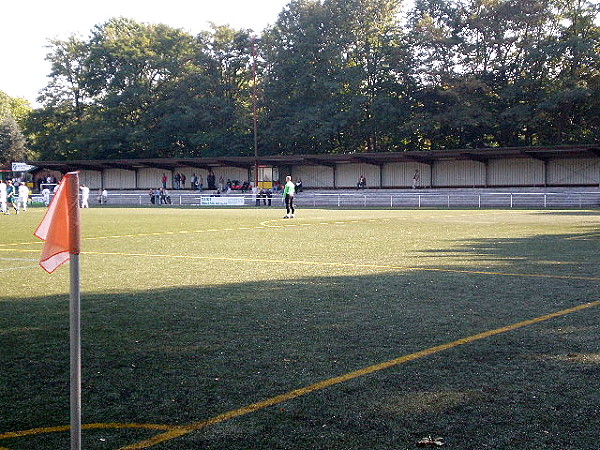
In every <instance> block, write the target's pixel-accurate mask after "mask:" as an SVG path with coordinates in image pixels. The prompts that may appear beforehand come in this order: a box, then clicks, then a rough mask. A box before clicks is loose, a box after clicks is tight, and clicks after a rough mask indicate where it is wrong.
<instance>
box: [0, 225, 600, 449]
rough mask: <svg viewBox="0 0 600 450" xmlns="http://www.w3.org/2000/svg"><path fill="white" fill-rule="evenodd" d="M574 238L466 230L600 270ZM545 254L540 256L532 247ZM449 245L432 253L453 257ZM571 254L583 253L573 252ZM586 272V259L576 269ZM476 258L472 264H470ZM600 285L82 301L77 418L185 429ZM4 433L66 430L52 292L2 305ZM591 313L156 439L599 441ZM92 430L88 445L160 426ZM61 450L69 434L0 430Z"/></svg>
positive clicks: (319, 288) (317, 286) (171, 292)
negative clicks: (500, 237)
mask: <svg viewBox="0 0 600 450" xmlns="http://www.w3.org/2000/svg"><path fill="white" fill-rule="evenodd" d="M571 238H575V236H561V237H556V236H551V237H550V236H542V237H536V238H523V239H507V240H498V239H495V240H493V241H492V240H489V241H469V242H465V243H464V245H463V248H462V249H461V250H460V253H461V254H464V255H465V257H466V260H467V261H468V259H469V258H471V257H472V258H474V259H477V260H479V261H481V259H482V258H484V259H487V260H488V261H491V262H493V265H490V268H491V269H493V270H497V271H500V270H503V271H506V269H507V264H506V261H508V268H509V269H510V271H511V272H518V271H524V272H528V271H532V270H533V269H535V271H542V272H547V273H556V269H548V270H547V268H548V264H547V263H546V261H547V260H548V256H547V255H548V252H549V248H550V253H551V254H552V259H553V260H554V261H555V262H556V263H557V264H558V267H559V269H558V271H559V272H560V273H566V274H579V275H580V276H583V275H588V276H597V273H596V272H595V271H593V270H592V267H591V265H595V267H596V268H597V263H598V257H597V256H596V255H597V252H595V250H594V249H593V248H591V247H590V246H589V244H585V243H583V242H580V241H577V240H573V239H571ZM544 250H545V255H546V256H543V255H544ZM448 251H454V252H456V250H455V249H452V250H441V251H440V252H448ZM573 255H578V256H577V258H579V259H577V260H575V259H574V256H573ZM588 265H589V266H588ZM478 269H480V268H479V267H476V268H475V270H478ZM597 287H598V283H597V281H588V280H571V279H553V278H525V277H518V276H502V275H493V274H488V275H481V274H469V273H450V272H448V273H445V272H429V271H410V272H400V271H398V272H389V273H383V274H374V275H363V276H337V277H306V278H298V279H289V280H279V281H256V282H251V283H239V284H228V285H213V286H183V287H178V288H168V289H153V290H138V291H134V292H126V293H123V294H102V293H96V294H84V295H83V298H82V307H83V309H82V328H83V411H84V413H83V420H84V423H108V422H119V423H158V424H168V425H176V424H188V423H193V422H197V421H202V420H206V419H209V418H211V417H214V416H216V415H218V414H220V413H224V412H227V411H230V410H234V409H237V408H240V407H242V406H245V405H247V404H250V403H253V402H256V401H260V400H264V399H266V398H270V397H273V396H276V395H279V394H283V393H286V392H289V391H291V390H293V389H298V388H302V387H304V386H307V385H310V384H312V383H316V382H319V381H322V380H324V379H328V378H331V377H335V376H340V375H344V374H346V373H349V372H351V371H355V370H359V369H361V368H364V367H367V366H370V365H372V364H377V363H381V362H384V361H388V360H390V359H393V358H397V357H399V356H403V355H407V354H411V353H413V352H416V351H419V350H423V349H427V348H430V347H432V346H436V345H439V344H443V343H447V342H452V341H455V340H457V339H460V338H464V337H467V336H472V335H474V334H477V333H480V332H484V331H487V330H492V329H496V328H499V327H502V326H506V325H510V324H513V323H516V322H519V321H522V320H525V319H530V318H535V317H538V316H541V315H544V314H547V313H549V312H553V311H558V310H563V309H565V308H568V307H571V306H574V305H578V304H581V303H585V302H589V301H593V300H597ZM2 305H3V308H4V310H5V311H6V313H5V314H4V317H3V319H2V321H1V322H0V324H2V326H1V327H0V348H2V354H1V357H0V362H1V364H2V371H0V380H1V382H0V434H2V433H3V432H8V431H17V430H25V429H29V428H35V427H48V426H60V425H65V424H68V423H69V417H68V413H69V411H68V410H69V400H68V379H69V376H68V364H69V362H68V360H69V359H68V358H69V355H68V342H69V339H68V329H67V327H68V311H67V309H68V305H67V301H66V299H65V298H64V297H40V298H15V299H12V300H5V301H3V302H2ZM598 323H599V321H598V308H592V309H590V310H586V311H583V312H579V313H576V314H572V315H568V316H565V317H561V318H557V319H554V320H551V321H548V322H542V323H539V324H537V325H535V326H531V327H525V328H522V329H519V330H515V331H512V332H509V333H505V334H501V335H498V336H495V337H492V338H488V339H484V340H481V341H477V342H474V343H471V344H469V345H465V346H461V347H457V348H453V349H449V350H447V351H444V352H441V353H438V354H435V355H432V356H429V357H426V358H422V359H418V360H416V361H413V362H409V363H407V364H402V365H399V366H396V367H393V368H390V369H387V370H384V371H381V372H377V373H375V374H372V375H369V376H365V377H361V378H357V379H354V380H352V381H348V382H346V383H342V384H340V385H336V386H334V387H330V388H327V389H324V390H321V391H318V392H314V393H312V394H310V395H307V396H303V397H300V398H297V399H295V400H291V401H289V402H285V403H281V404H279V405H276V406H274V407H270V408H267V409H263V410H260V411H257V412H254V413H252V414H248V415H245V416H243V417H240V418H237V419H234V420H231V421H227V422H224V423H221V424H218V425H215V426H212V427H209V428H207V429H205V430H202V431H199V432H195V433H191V434H188V435H186V436H184V437H181V438H178V439H175V440H173V441H169V442H167V443H164V444H162V445H161V446H159V447H157V448H161V449H182V448H183V449H188V448H189V449H196V448H211V449H238V448H239V449H247V448H261V449H262V448H265V449H266V448H268V449H277V448H282V449H283V448H298V449H300V448H302V449H304V448H311V449H312V448H322V449H349V448H357V449H359V448H360V449H365V448H369V449H389V448H412V447H414V445H415V442H416V441H417V440H418V439H420V438H421V437H423V436H426V435H428V434H432V435H436V436H437V435H439V436H442V437H444V438H445V439H446V442H447V443H448V445H449V447H450V448H528V449H536V448H540V449H541V448H544V449H582V448H594V446H595V445H596V439H597V430H598V426H599V425H600V423H599V421H600V419H599V417H600V415H599V414H598V405H599V404H600V394H599V393H598V390H597V388H596V381H597V379H598V376H599V375H600V365H599V364H598V358H597V355H598V353H599V345H598V335H599V333H598V331H600V330H599V328H600V326H599V325H598ZM156 433H157V432H156V431H148V430H127V431H125V430H102V429H100V430H93V431H86V432H85V433H84V448H87V449H95V448H98V449H101V448H119V447H121V446H123V445H127V444H131V443H133V442H136V441H137V440H140V439H143V438H145V437H149V436H151V435H153V434H156ZM2 446H4V447H6V448H10V449H26V448H39V449H45V448H48V449H55V448H66V447H68V435H67V434H66V433H51V434H48V435H45V434H40V435H34V436H31V437H26V438H18V439H7V440H0V447H2Z"/></svg>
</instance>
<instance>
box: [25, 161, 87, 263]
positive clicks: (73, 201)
mask: <svg viewBox="0 0 600 450" xmlns="http://www.w3.org/2000/svg"><path fill="white" fill-rule="evenodd" d="M34 235H35V236H37V237H39V238H40V239H42V240H43V241H46V242H45V243H44V248H43V249H42V256H41V258H40V266H42V268H43V269H44V270H45V271H46V272H48V273H52V272H54V271H55V270H56V269H57V268H58V267H59V266H60V265H61V264H63V263H65V262H67V261H68V260H69V259H70V257H71V255H78V254H79V252H80V217H79V173H78V172H69V173H67V174H66V175H65V176H64V178H63V179H62V181H61V183H60V185H59V186H58V189H57V190H56V193H55V195H54V198H53V199H52V203H50V206H49V208H48V211H46V215H45V216H44V218H43V219H42V222H41V223H40V225H39V226H38V228H37V230H35V233H34Z"/></svg>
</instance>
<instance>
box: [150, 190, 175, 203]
mask: <svg viewBox="0 0 600 450" xmlns="http://www.w3.org/2000/svg"><path fill="white" fill-rule="evenodd" d="M148 194H149V195H150V203H152V204H153V205H170V204H171V196H170V195H169V191H167V189H166V188H160V189H150V192H149V193H148Z"/></svg>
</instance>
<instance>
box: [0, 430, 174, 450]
mask: <svg viewBox="0 0 600 450" xmlns="http://www.w3.org/2000/svg"><path fill="white" fill-rule="evenodd" d="M81 428H82V429H84V430H107V429H136V428H138V429H145V430H162V431H165V430H171V429H174V428H177V427H176V426H174V425H161V424H155V423H90V424H87V425H82V426H81ZM70 429H71V427H70V426H69V425H61V426H56V427H44V428H31V429H30V430H23V431H9V432H7V433H2V434H0V439H13V438H20V437H25V436H35V435H38V434H46V433H59V432H64V431H69V430H70ZM0 450H1V447H0Z"/></svg>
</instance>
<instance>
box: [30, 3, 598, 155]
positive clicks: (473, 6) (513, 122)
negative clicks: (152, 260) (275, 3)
mask: <svg viewBox="0 0 600 450" xmlns="http://www.w3.org/2000/svg"><path fill="white" fill-rule="evenodd" d="M598 12H599V7H598V5H596V4H595V2H593V1H592V0H576V1H564V0H518V1H517V0H452V1H447V0H416V2H415V4H414V7H413V9H412V10H411V11H409V12H408V15H407V18H406V20H405V21H401V20H400V17H401V14H400V13H401V1H398V0H292V1H291V2H290V3H289V4H288V5H287V6H286V7H285V8H284V9H283V11H282V12H281V13H280V15H279V18H278V20H277V21H276V23H275V24H274V25H273V26H272V27H270V28H268V29H266V30H264V32H263V33H262V35H261V36H259V37H257V38H256V39H257V40H256V43H257V45H256V48H258V56H257V57H256V58H253V48H254V45H253V42H254V36H253V34H252V32H251V31H250V30H234V29H231V28H229V27H227V26H213V28H212V30H211V31H207V32H203V33H201V34H199V35H198V36H192V35H190V34H189V33H186V32H184V31H183V30H179V29H173V28H170V27H168V26H165V25H160V24H142V23H137V22H135V21H132V20H129V19H123V18H120V19H112V20H110V21H108V22H107V23H104V24H102V25H98V26H96V27H95V28H94V30H93V31H92V33H91V35H90V37H89V38H88V39H82V38H76V37H72V38H70V39H67V40H65V41H60V40H55V41H53V42H52V45H51V51H50V53H49V55H48V59H49V61H50V62H51V63H52V72H51V74H50V79H51V81H50V83H49V84H48V86H47V87H46V88H45V90H44V91H43V92H42V93H41V101H42V105H43V107H41V108H39V109H37V110H36V111H35V112H34V113H33V114H31V115H30V117H29V120H28V122H27V124H26V134H27V136H28V137H29V139H30V142H31V146H32V148H34V149H37V150H38V151H39V152H41V154H42V155H43V157H44V158H47V159H62V158H97V159H104V158H116V157H177V156H218V155H251V154H253V153H254V141H253V100H254V94H257V114H258V118H259V126H258V145H259V152H260V154H262V155H265V154H281V153H322V152H343V153H351V152H361V151H403V150H428V149H447V148H470V147H485V146H526V145H557V144H561V145H562V144H580V143H593V142H597V140H598V138H597V136H598V135H599V134H600V133H599V132H600V116H599V114H598V111H599V110H600V109H599V108H598V106H600V105H599V104H598V102H599V100H598V99H600V27H599V26H598V24H597V19H598ZM254 68H256V71H257V76H256V83H254V76H253V72H254V71H253V69H254Z"/></svg>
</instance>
